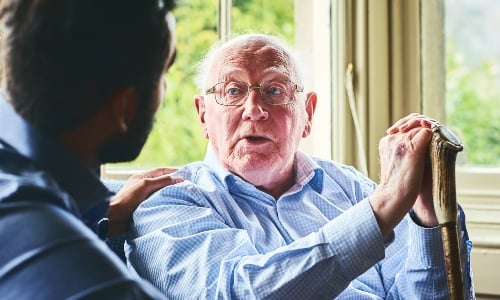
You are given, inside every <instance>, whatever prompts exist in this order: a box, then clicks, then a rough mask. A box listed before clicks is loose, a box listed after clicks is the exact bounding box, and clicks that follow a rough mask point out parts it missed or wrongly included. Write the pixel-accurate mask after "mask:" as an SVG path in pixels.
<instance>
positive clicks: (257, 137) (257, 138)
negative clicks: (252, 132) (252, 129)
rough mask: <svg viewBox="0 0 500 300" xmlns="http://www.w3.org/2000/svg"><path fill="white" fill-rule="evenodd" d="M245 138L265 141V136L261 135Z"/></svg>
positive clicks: (253, 140) (252, 140)
mask: <svg viewBox="0 0 500 300" xmlns="http://www.w3.org/2000/svg"><path fill="white" fill-rule="evenodd" d="M245 139H247V140H249V141H251V142H260V141H266V140H267V138H265V137H262V136H247V137H245Z"/></svg>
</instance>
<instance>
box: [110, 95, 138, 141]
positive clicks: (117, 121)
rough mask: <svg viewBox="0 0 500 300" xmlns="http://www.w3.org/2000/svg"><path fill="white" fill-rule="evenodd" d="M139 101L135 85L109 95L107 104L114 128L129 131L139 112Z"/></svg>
mask: <svg viewBox="0 0 500 300" xmlns="http://www.w3.org/2000/svg"><path fill="white" fill-rule="evenodd" d="M138 101H139V99H138V96H137V90H136V89H135V88H133V87H126V88H121V89H118V90H116V91H114V92H113V93H111V94H110V95H109V97H108V99H107V101H106V106H107V112H108V116H107V117H108V118H109V122H110V125H111V126H112V128H116V130H117V131H118V132H121V133H125V132H127V130H128V127H129V125H130V123H131V122H132V121H133V120H134V118H135V115H136V113H137V105H138Z"/></svg>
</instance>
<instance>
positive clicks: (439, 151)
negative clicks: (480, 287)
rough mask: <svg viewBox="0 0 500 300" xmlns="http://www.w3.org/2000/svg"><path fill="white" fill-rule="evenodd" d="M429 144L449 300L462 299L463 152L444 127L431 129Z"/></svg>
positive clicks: (437, 126) (458, 143) (434, 199)
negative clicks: (459, 191)
mask: <svg viewBox="0 0 500 300" xmlns="http://www.w3.org/2000/svg"><path fill="white" fill-rule="evenodd" d="M432 131H433V137H432V142H431V144H430V158H431V165H432V196H433V202H434V210H435V211H436V216H437V219H438V222H439V225H440V227H441V232H442V240H443V251H444V257H445V264H446V275H447V280H448V291H449V296H450V299H453V300H455V299H464V289H463V276H462V267H461V260H460V249H459V243H458V230H457V216H458V209H457V199H456V186H455V161H456V157H457V153H458V152H460V151H462V150H463V145H462V143H461V142H460V140H459V139H458V138H457V137H456V136H455V135H454V134H453V133H452V132H451V131H450V130H449V129H448V128H446V127H445V126H443V125H441V124H439V123H435V124H433V125H432Z"/></svg>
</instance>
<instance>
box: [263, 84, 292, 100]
mask: <svg viewBox="0 0 500 300" xmlns="http://www.w3.org/2000/svg"><path fill="white" fill-rule="evenodd" d="M260 89H261V91H262V96H264V99H265V100H266V102H267V103H269V104H271V105H281V104H286V103H288V102H290V101H291V100H292V97H293V92H294V87H293V84H292V83H291V82H289V81H264V82H262V83H261V84H260Z"/></svg>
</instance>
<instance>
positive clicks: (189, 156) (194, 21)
mask: <svg viewBox="0 0 500 300" xmlns="http://www.w3.org/2000/svg"><path fill="white" fill-rule="evenodd" d="M217 8H218V3H217V1H204V0H189V1H178V5H177V8H176V9H175V11H174V15H175V16H176V21H177V22H176V41H177V57H176V60H175V63H174V65H173V66H172V68H171V69H170V70H169V72H168V75H167V92H166V94H165V98H164V99H163V103H162V105H161V107H160V109H159V110H158V113H157V114H156V122H155V124H154V127H153V130H152V132H151V134H150V136H149V138H148V141H147V142H146V145H145V147H144V149H143V151H142V152H141V154H140V156H139V157H138V158H137V159H136V160H135V161H133V162H132V163H124V164H114V165H112V167H113V168H115V167H138V168H144V167H152V166H178V165H181V164H184V163H188V162H191V161H195V160H201V159H203V157H204V155H205V149H206V144H207V140H206V139H205V138H204V137H203V135H202V132H201V127H200V125H199V121H198V119H197V115H196V110H195V108H194V100H193V99H194V96H195V95H197V94H199V92H198V89H197V88H196V85H195V84H194V72H195V65H196V62H198V61H199V60H200V59H201V57H202V55H204V54H205V52H206V51H207V49H208V48H209V47H210V46H211V45H212V44H213V43H215V42H216V41H217V39H218V36H217V24H218V18H217Z"/></svg>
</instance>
